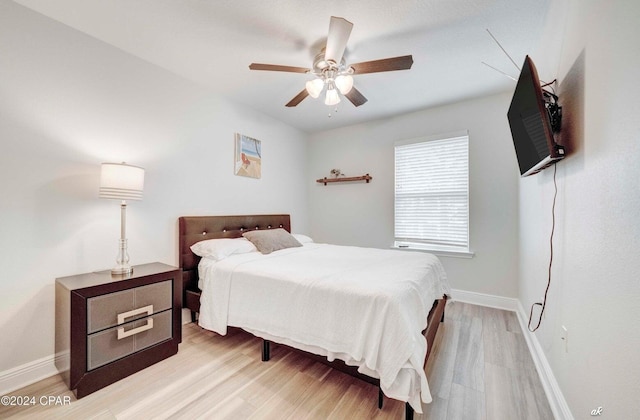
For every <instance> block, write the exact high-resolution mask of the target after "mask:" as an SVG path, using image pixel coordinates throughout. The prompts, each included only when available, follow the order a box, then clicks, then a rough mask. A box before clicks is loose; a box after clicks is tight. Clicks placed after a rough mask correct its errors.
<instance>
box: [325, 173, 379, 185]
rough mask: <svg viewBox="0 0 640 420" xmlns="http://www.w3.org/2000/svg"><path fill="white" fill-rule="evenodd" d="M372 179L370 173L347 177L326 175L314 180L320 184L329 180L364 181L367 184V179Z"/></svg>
mask: <svg viewBox="0 0 640 420" xmlns="http://www.w3.org/2000/svg"><path fill="white" fill-rule="evenodd" d="M372 179H373V177H372V176H371V175H369V174H366V175H362V176H348V177H341V178H327V177H324V178H322V179H316V182H318V183H320V184H324V185H327V184H328V183H330V182H353V181H366V182H367V184H368V183H369V181H371V180H372Z"/></svg>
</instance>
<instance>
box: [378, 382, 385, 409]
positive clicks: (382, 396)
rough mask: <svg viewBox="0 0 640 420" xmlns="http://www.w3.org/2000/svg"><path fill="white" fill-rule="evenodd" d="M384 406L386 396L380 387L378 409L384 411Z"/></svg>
mask: <svg viewBox="0 0 640 420" xmlns="http://www.w3.org/2000/svg"><path fill="white" fill-rule="evenodd" d="M383 404H384V394H383V393H382V388H380V385H378V409H380V410H382V405H383Z"/></svg>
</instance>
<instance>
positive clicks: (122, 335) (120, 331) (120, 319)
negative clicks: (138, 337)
mask: <svg viewBox="0 0 640 420" xmlns="http://www.w3.org/2000/svg"><path fill="white" fill-rule="evenodd" d="M145 312H146V314H147V315H151V314H152V313H153V305H149V306H144V307H142V308H138V309H134V310H131V311H128V312H123V313H121V314H118V325H120V324H122V323H123V322H124V320H125V319H127V318H131V317H132V316H135V315H139V314H143V313H145ZM152 328H153V318H147V323H146V324H145V325H142V326H140V327H137V328H133V329H131V330H129V331H125V330H124V327H122V328H118V340H122V339H123V338H126V337H130V336H132V335H135V334H138V333H141V332H142V331H146V330H150V329H152Z"/></svg>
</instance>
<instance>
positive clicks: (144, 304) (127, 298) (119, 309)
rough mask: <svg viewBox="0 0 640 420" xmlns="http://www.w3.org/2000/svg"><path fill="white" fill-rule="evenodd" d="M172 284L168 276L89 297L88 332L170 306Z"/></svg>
mask: <svg viewBox="0 0 640 420" xmlns="http://www.w3.org/2000/svg"><path fill="white" fill-rule="evenodd" d="M172 285H173V284H172V282H171V280H167V281H163V282H160V283H155V284H150V285H147V286H142V287H136V288H135V289H128V290H123V291H121V292H116V293H110V294H108V295H103V296H96V297H92V298H89V299H87V333H88V334H91V333H93V332H96V331H100V330H104V329H106V328H110V327H113V326H115V325H118V324H122V323H124V322H129V321H132V320H135V319H137V318H142V317H145V316H147V315H149V314H154V313H158V312H161V311H164V310H166V309H169V308H171V306H172V296H173V295H172ZM119 316H120V318H121V319H120V320H119V319H118V318H119ZM123 317H124V319H122V318H123Z"/></svg>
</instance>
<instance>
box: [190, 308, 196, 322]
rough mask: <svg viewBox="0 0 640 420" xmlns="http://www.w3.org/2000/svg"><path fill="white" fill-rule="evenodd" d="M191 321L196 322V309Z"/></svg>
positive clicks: (192, 313)
mask: <svg viewBox="0 0 640 420" xmlns="http://www.w3.org/2000/svg"><path fill="white" fill-rule="evenodd" d="M191 322H196V311H191Z"/></svg>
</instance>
